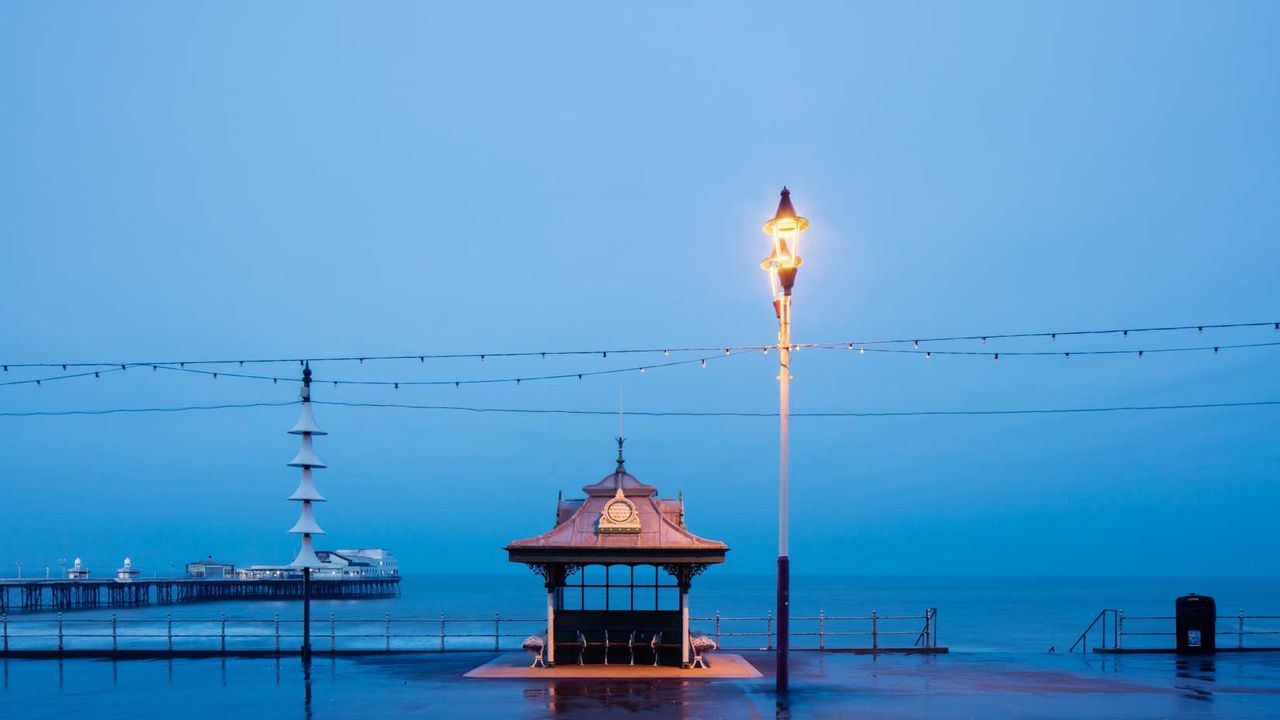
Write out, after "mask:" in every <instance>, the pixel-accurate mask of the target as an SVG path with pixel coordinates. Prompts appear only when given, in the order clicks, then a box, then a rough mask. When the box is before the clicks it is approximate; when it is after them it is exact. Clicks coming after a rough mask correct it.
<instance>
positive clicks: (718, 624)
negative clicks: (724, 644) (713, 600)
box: [716, 610, 720, 647]
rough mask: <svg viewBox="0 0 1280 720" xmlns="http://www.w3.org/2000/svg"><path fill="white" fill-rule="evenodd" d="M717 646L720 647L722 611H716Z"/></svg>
mask: <svg viewBox="0 0 1280 720" xmlns="http://www.w3.org/2000/svg"><path fill="white" fill-rule="evenodd" d="M716 647H720V611H719V610H717V611H716Z"/></svg>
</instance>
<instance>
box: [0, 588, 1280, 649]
mask: <svg viewBox="0 0 1280 720" xmlns="http://www.w3.org/2000/svg"><path fill="white" fill-rule="evenodd" d="M773 582H774V581H773V578H772V577H771V576H750V575H734V574H729V573H718V572H715V569H714V568H713V569H712V570H711V571H709V572H707V573H706V574H705V575H703V576H701V577H699V578H697V579H695V581H694V586H693V591H692V595H691V602H690V604H691V608H692V610H691V611H692V615H693V616H695V617H711V616H714V614H715V613H716V612H717V611H718V612H720V613H721V615H722V616H723V617H725V618H729V617H735V618H736V617H759V618H763V617H764V616H765V615H766V613H768V612H769V611H771V610H772V609H773V604H774V586H773ZM792 582H793V588H792V615H793V616H794V617H799V618H804V617H814V616H817V615H818V614H819V612H821V613H823V614H825V615H827V616H867V615H870V614H871V612H872V611H873V610H874V611H876V612H877V613H878V614H879V615H882V616H883V615H898V616H919V617H920V620H919V621H916V620H905V621H885V622H883V623H882V624H881V626H880V629H881V630H882V631H886V630H898V631H903V632H909V631H913V630H918V629H919V628H920V627H922V626H923V615H924V613H925V611H926V609H927V608H937V611H938V615H937V631H938V642H939V644H941V645H945V646H948V647H950V648H951V651H952V652H1034V653H1043V652H1046V651H1048V650H1049V648H1050V647H1055V648H1056V650H1057V651H1058V652H1063V651H1065V650H1066V649H1067V647H1069V646H1070V645H1071V643H1072V641H1073V640H1074V639H1075V637H1076V636H1077V635H1079V633H1080V631H1081V630H1083V629H1084V627H1085V626H1086V625H1087V624H1088V623H1089V622H1090V621H1091V620H1092V619H1093V617H1094V616H1095V615H1096V614H1097V613H1098V611H1099V610H1101V609H1102V608H1115V609H1119V610H1123V611H1125V613H1126V615H1129V616H1144V615H1159V616H1167V615H1172V613H1173V603H1174V599H1175V598H1176V597H1177V596H1179V595H1184V594H1187V593H1189V592H1196V593H1198V594H1201V595H1212V596H1214V597H1215V598H1216V600H1217V604H1218V611H1219V615H1220V616H1225V615H1231V616H1234V615H1235V614H1236V613H1238V612H1239V611H1240V610H1242V609H1243V610H1244V611H1245V613H1246V614H1253V615H1280V578H1185V577H1184V578H1159V577H1072V578H1063V577H1055V578H1037V577H969V578H966V577H880V576H866V577H863V576H797V577H794V578H793V580H792ZM313 607H314V610H313V613H314V615H313V622H315V623H318V624H322V623H324V622H326V621H327V620H328V619H329V617H330V616H333V617H335V618H337V619H339V620H353V619H370V620H379V619H382V618H383V617H384V616H385V615H389V616H390V617H391V618H392V620H393V621H395V622H397V623H398V622H400V621H404V620H408V619H423V620H435V619H436V618H438V617H439V615H440V614H441V613H444V614H445V616H446V617H447V618H448V619H449V621H450V624H451V625H452V623H453V621H454V620H455V619H461V618H470V619H476V620H482V621H486V622H487V621H489V620H490V619H491V618H492V617H493V614H494V613H498V614H500V615H501V617H503V618H504V619H515V618H525V619H529V620H531V621H532V623H531V624H524V625H520V624H515V623H513V624H512V626H511V627H512V628H513V629H521V628H525V629H528V630H529V631H532V630H533V629H535V627H534V625H536V624H537V623H538V622H540V618H542V617H543V615H544V613H545V595H544V594H543V590H542V585H541V580H540V579H539V578H538V577H537V576H536V575H534V574H533V573H528V574H501V575H407V576H405V577H404V579H403V582H402V595H401V597H399V598H387V599H373V600H350V601H329V600H320V601H316V602H315V603H314V605H313ZM113 612H114V613H115V614H116V615H117V617H118V618H120V619H121V620H126V619H129V620H139V619H149V618H155V619H163V618H165V617H166V615H169V614H172V616H173V617H174V618H175V619H204V620H208V621H209V622H210V623H216V622H217V621H218V619H219V618H220V617H221V616H222V615H223V614H225V615H226V616H227V617H228V618H232V619H244V618H247V619H263V620H269V619H271V618H272V617H273V616H274V615H277V614H278V615H279V617H280V618H281V619H282V620H286V621H287V620H289V619H296V618H298V617H299V616H300V613H301V605H300V603H298V602H296V601H289V602H285V601H278V602H276V601H272V602H267V601H248V602H220V603H199V604H188V605H167V606H150V607H142V608H135V609H119V610H114V611H113V610H109V609H100V610H82V611H73V612H68V613H65V615H64V616H65V617H66V618H68V619H72V618H74V619H106V618H109V617H110V616H111V614H112V613H113ZM11 617H12V619H18V618H21V619H24V620H32V619H40V620H45V619H47V620H48V621H49V622H54V620H55V617H56V616H55V615H54V614H52V613H48V612H46V613H27V614H24V613H14V614H13V615H12V616H11ZM693 624H694V626H695V629H702V630H704V631H707V632H710V631H711V630H712V628H713V626H714V622H713V621H710V620H696V621H695V622H694V623H693ZM1166 625H1168V624H1167V623H1166ZM1277 625H1280V623H1277V622H1274V621H1250V624H1249V626H1248V627H1249V629H1271V630H1280V627H1277ZM424 627H425V626H424ZM477 627H478V626H477ZM868 627H869V623H868V622H866V621H847V622H843V623H842V622H841V621H828V622H827V624H826V630H827V631H828V632H832V631H841V630H847V631H861V630H865V629H867V628H868ZM722 628H723V630H724V631H725V632H730V631H732V630H742V631H746V630H750V631H759V632H764V630H765V623H764V621H763V620H761V621H756V622H737V621H729V620H725V621H724V622H723V623H722ZM1134 628H1136V626H1132V624H1131V629H1134ZM1151 629H1157V630H1170V629H1172V628H1171V627H1157V628H1151ZM793 630H794V631H796V632H813V631H816V630H817V622H816V620H796V621H793ZM520 631H522V632H523V631H524V630H523V629H521V630H520ZM315 632H321V631H320V630H317V631H315ZM428 632H429V631H428ZM504 632H506V630H504ZM1220 632H1221V630H1220ZM1278 637H1280V636H1278ZM478 642H483V641H478ZM744 642H745V641H744ZM750 642H753V643H755V644H758V645H763V644H764V643H763V638H759V639H753V640H751V641H750ZM812 642H816V640H814V639H813V638H800V639H797V641H796V645H800V646H802V645H805V644H810V643H812ZM881 642H882V644H886V645H890V644H910V642H906V643H898V642H895V641H893V640H891V639H889V638H886V639H884V640H882V641H881ZM1168 642H1171V640H1170V641H1168ZM1219 642H1220V644H1221V643H1223V642H1228V640H1220V641H1219ZM1229 642H1234V638H1231V639H1230V640H1229ZM828 644H835V643H833V641H832V640H828ZM858 644H867V643H866V642H865V641H859V642H858ZM1158 644H1167V643H1158ZM1272 644H1274V643H1272Z"/></svg>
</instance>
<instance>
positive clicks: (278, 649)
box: [271, 613, 280, 652]
mask: <svg viewBox="0 0 1280 720" xmlns="http://www.w3.org/2000/svg"><path fill="white" fill-rule="evenodd" d="M271 619H272V620H273V621H274V623H275V626H276V652H280V613H276V614H275V615H272V616H271Z"/></svg>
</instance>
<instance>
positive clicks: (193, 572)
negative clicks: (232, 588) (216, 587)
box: [187, 555, 236, 580]
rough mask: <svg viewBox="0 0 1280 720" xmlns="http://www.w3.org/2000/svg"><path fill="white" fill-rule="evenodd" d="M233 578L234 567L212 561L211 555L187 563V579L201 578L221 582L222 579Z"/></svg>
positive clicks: (229, 564) (234, 574)
mask: <svg viewBox="0 0 1280 720" xmlns="http://www.w3.org/2000/svg"><path fill="white" fill-rule="evenodd" d="M235 576H236V566H235V565H232V564H231V563H224V562H219V561H217V560H214V559H213V556H212V555H210V556H208V557H206V558H205V559H204V560H197V561H195V562H191V563H187V577H192V578H203V579H205V580H221V579H223V578H233V577H235Z"/></svg>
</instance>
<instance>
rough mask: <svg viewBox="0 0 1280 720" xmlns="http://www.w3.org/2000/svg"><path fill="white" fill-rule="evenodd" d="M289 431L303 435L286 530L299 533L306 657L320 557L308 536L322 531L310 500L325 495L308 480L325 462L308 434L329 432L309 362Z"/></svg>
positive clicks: (295, 460)
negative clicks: (315, 403)
mask: <svg viewBox="0 0 1280 720" xmlns="http://www.w3.org/2000/svg"><path fill="white" fill-rule="evenodd" d="M289 434H290V435H301V436H302V447H301V448H300V449H299V450H298V454H297V455H296V456H294V458H293V460H292V461H291V462H290V463H289V467H296V468H302V482H300V483H298V489H297V490H294V491H293V494H292V495H290V496H289V499H290V500H296V501H298V502H301V503H302V512H301V514H300V515H299V516H298V522H296V523H294V525H293V527H292V528H290V529H289V532H291V533H293V534H295V535H301V536H302V547H300V548H299V549H298V556H297V557H295V558H294V559H293V562H291V563H289V566H290V567H296V568H302V656H303V657H304V658H307V657H310V656H311V569H312V568H317V567H320V558H318V557H316V552H315V548H314V547H312V545H311V536H312V535H323V534H324V530H321V529H320V526H319V525H318V524H316V516H315V513H314V512H312V510H311V503H313V502H324V496H323V495H321V494H320V493H319V491H317V490H316V486H315V483H314V482H312V480H311V471H312V469H314V468H322V467H325V464H324V463H322V462H320V458H318V457H316V454H315V451H314V450H313V449H312V447H311V437H312V436H313V435H327V434H328V433H326V432H325V431H324V430H321V429H320V426H319V425H317V424H316V418H315V415H313V414H312V413H311V366H310V364H304V365H303V368H302V415H301V416H300V417H299V418H298V422H297V423H296V424H295V425H294V426H293V428H292V429H291V430H289Z"/></svg>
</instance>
